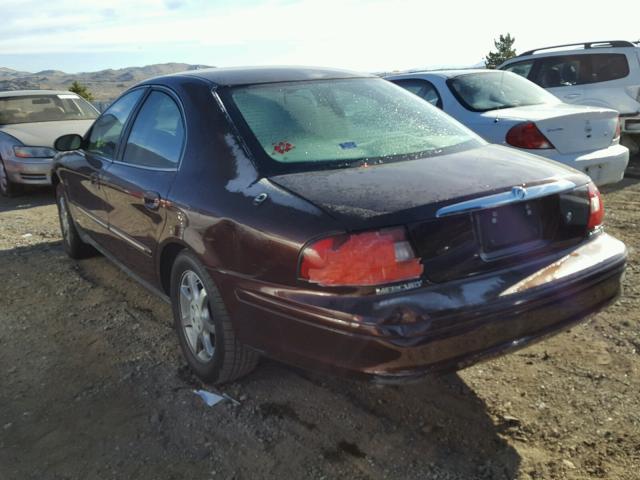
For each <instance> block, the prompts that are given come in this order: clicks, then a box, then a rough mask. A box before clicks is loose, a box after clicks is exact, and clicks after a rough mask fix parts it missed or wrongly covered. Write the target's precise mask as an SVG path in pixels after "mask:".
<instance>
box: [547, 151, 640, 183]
mask: <svg viewBox="0 0 640 480" xmlns="http://www.w3.org/2000/svg"><path fill="white" fill-rule="evenodd" d="M544 156H545V157H546V158H549V159H551V160H555V161H556V162H560V163H564V164H565V165H569V166H570V167H573V168H575V169H577V170H580V171H581V172H584V173H586V174H587V175H589V176H590V177H591V179H592V180H593V181H594V183H595V184H596V185H598V186H601V185H608V184H610V183H616V182H619V181H620V180H622V178H623V177H624V171H625V169H626V168H627V164H628V163H629V149H628V148H627V147H625V146H623V145H611V146H609V147H607V148H603V149H601V150H594V151H593V152H588V153H583V154H575V153H574V154H560V153H558V152H557V151H555V150H554V151H553V153H550V154H549V155H544Z"/></svg>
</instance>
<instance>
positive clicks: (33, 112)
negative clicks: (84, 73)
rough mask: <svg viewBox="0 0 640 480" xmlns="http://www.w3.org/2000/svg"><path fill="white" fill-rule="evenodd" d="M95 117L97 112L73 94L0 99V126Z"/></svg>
mask: <svg viewBox="0 0 640 480" xmlns="http://www.w3.org/2000/svg"><path fill="white" fill-rule="evenodd" d="M97 117H98V111H97V110H96V109H95V108H93V106H91V104H90V103H88V102H87V101H86V100H84V99H83V98H81V97H79V96H78V95H75V94H73V93H61V94H57V95H55V94H50V95H29V96H19V97H8V98H0V125H10V124H14V123H33V122H55V121H60V120H91V119H94V118H97Z"/></svg>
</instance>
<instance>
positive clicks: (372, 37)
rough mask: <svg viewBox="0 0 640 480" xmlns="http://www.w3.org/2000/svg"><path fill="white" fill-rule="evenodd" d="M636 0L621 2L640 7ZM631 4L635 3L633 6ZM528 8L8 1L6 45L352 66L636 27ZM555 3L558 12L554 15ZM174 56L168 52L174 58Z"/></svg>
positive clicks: (7, 49) (2, 36) (439, 58)
mask: <svg viewBox="0 0 640 480" xmlns="http://www.w3.org/2000/svg"><path fill="white" fill-rule="evenodd" d="M636 2H637V0H630V1H628V2H626V0H621V1H620V2H619V3H618V4H616V5H617V8H618V10H620V11H624V9H625V8H627V10H629V11H633V10H635V11H638V10H639V9H640V7H638V6H637V4H636ZM627 3H628V6H627V5H626V4H627ZM536 5H537V8H535V9H531V10H529V11H528V12H527V15H526V16H524V15H522V14H521V11H519V10H517V9H514V8H513V4H512V3H511V2H509V1H506V0H500V1H496V2H477V1H466V2H465V1H458V2H454V3H443V4H438V6H437V8H435V7H434V6H433V4H432V3H429V2H424V1H422V0H397V1H395V2H389V1H388V0H384V1H382V0H369V1H365V0H342V1H338V0H324V1H313V0H288V1H283V0H281V1H278V0H267V1H262V2H257V1H255V0H234V1H227V2H209V1H205V0H136V1H131V0H110V2H109V4H108V7H107V8H105V4H104V2H103V0H85V1H83V2H81V3H80V2H78V1H77V0H55V1H51V0H50V1H49V2H46V3H40V1H36V0H3V8H2V14H3V26H2V29H0V51H1V52H3V53H4V54H14V55H15V54H21V55H28V54H42V53H50V54H52V55H56V54H69V53H82V52H85V53H89V54H95V53H99V52H149V53H150V54H151V53H153V54H154V58H155V57H157V56H158V55H157V54H158V53H161V52H163V51H167V52H168V51H170V52H172V54H175V52H180V51H183V52H194V51H198V52H204V53H208V54H210V56H207V57H206V58H203V59H202V61H203V62H207V61H209V62H213V63H214V64H217V65H226V64H235V65H238V64H248V63H251V64H256V63H257V64H274V63H288V64H307V65H309V64H311V65H313V64H315V65H333V66H338V67H350V68H354V69H370V70H376V69H387V68H409V67H416V66H424V65H433V64H475V63H477V62H478V61H480V60H481V59H482V57H483V56H484V55H485V54H486V53H487V52H488V51H489V50H490V49H491V48H492V47H493V44H492V40H493V38H494V37H497V36H498V35H499V34H500V33H506V32H511V33H512V34H514V35H515V37H516V47H517V48H518V49H519V50H523V49H525V48H532V47H538V46H541V45H548V44H554V43H562V42H569V41H579V40H588V39H591V38H595V37H597V38H598V39H601V38H606V37H609V36H610V37H611V38H628V37H631V38H630V39H634V38H635V37H634V35H636V36H637V32H636V25H635V24H634V23H635V21H636V20H635V18H637V16H635V17H634V16H633V15H630V16H620V17H616V21H615V22H613V21H611V22H607V21H604V20H603V19H602V18H601V17H600V15H596V14H592V15H591V16H589V15H587V14H586V13H585V14H583V15H581V18H580V21H579V22H576V21H575V17H574V16H573V12H572V8H573V7H572V6H564V5H563V4H557V2H552V1H551V0H539V2H538V3H537V4H536ZM550 12H553V14H550ZM173 59H175V57H174V58H168V59H167V61H169V60H173Z"/></svg>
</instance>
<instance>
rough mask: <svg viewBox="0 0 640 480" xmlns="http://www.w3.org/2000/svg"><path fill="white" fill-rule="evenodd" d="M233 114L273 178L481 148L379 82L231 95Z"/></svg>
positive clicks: (292, 85) (444, 118) (421, 104)
mask: <svg viewBox="0 0 640 480" xmlns="http://www.w3.org/2000/svg"><path fill="white" fill-rule="evenodd" d="M230 97H231V99H232V100H233V102H232V108H231V109H230V110H231V113H232V114H234V112H235V116H236V119H240V122H236V123H240V124H241V128H244V129H245V131H247V129H248V131H249V132H250V135H249V143H250V144H253V147H254V148H255V150H256V153H257V155H256V157H258V159H259V160H261V162H262V165H260V167H264V166H265V165H264V164H265V163H266V164H267V165H266V166H267V168H270V170H271V172H277V173H287V172H291V171H299V170H314V169H321V168H337V167H347V166H351V165H358V164H363V163H383V162H388V161H399V160H405V159H412V158H422V157H428V156H433V155H440V154H445V153H450V152H453V151H459V150H463V149H469V148H474V147H477V146H479V145H482V144H483V141H482V140H481V139H480V138H479V137H477V136H476V135H475V134H474V133H473V132H471V131H470V130H468V129H467V128H466V127H464V126H462V125H461V124H459V123H458V122H456V121H455V120H453V119H452V118H451V117H449V116H448V115H446V114H444V113H443V112H441V111H440V110H439V109H437V108H435V107H433V106H431V105H430V104H429V103H428V102H425V101H423V100H422V99H420V98H418V97H416V96H415V95H413V94H411V93H409V92H407V91H406V90H404V89H402V88H400V87H398V86H396V85H393V84H392V83H390V82H387V81H386V80H382V79H380V78H353V79H341V80H318V81H303V82H287V83H272V84H260V85H252V86H243V87H236V88H233V89H231V93H230Z"/></svg>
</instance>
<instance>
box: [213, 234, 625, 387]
mask: <svg viewBox="0 0 640 480" xmlns="http://www.w3.org/2000/svg"><path fill="white" fill-rule="evenodd" d="M625 262H626V248H625V246H624V244H623V243H622V242H620V241H618V240H616V239H614V238H613V237H610V236H608V235H606V234H600V235H597V236H595V237H594V238H592V239H590V240H588V241H586V242H585V243H584V244H582V245H581V246H580V247H578V248H575V249H573V250H571V251H566V252H564V253H563V254H560V255H558V256H557V257H554V258H552V259H545V260H544V261H540V260H537V261H534V262H531V263H529V264H526V265H519V266H517V267H514V268H513V269H510V270H508V271H499V272H493V273H491V274H487V275H482V276H477V277H471V278H469V279H464V280H458V281H455V282H447V283H443V284H438V285H428V286H425V287H421V288H418V289H415V290H411V291H406V292H402V293H397V294H390V295H365V296H355V295H354V296H349V295H337V294H335V295H334V294H329V293H326V292H323V293H319V292H312V291H302V290H297V289H296V290H294V289H283V288H280V287H277V286H273V285H267V284H261V283H256V282H254V281H248V280H236V281H234V282H229V281H227V282H224V279H223V278H220V277H218V279H219V280H222V282H218V284H219V285H225V286H223V287H222V289H223V295H224V297H225V302H226V303H227V306H228V307H229V310H230V312H231V313H232V318H233V320H234V324H235V327H236V330H237V332H238V335H239V337H240V339H241V340H242V341H243V342H245V343H247V344H248V345H250V346H252V347H253V348H255V349H257V350H259V351H261V352H263V353H264V354H266V355H268V356H271V357H273V358H276V359H278V360H281V361H284V362H287V363H291V364H294V365H297V366H301V367H305V368H311V369H316V370H324V371H328V372H331V373H343V374H344V373H346V374H350V375H356V376H368V377H375V378H377V379H381V380H384V381H399V380H404V379H411V378H413V377H419V376H421V375H424V374H426V373H430V372H434V371H442V370H451V369H460V368H464V367H466V366H468V365H471V364H473V363H475V362H477V361H480V360H482V359H485V358H488V357H491V356H495V355H498V354H500V353H503V352H505V351H509V350H513V349H517V348H521V347H523V346H525V345H527V344H529V343H531V342H534V341H536V340H539V339H541V338H544V337H545V336H548V335H551V334H553V333H556V332H558V331H561V330H563V329H565V328H567V327H568V326H570V325H572V324H574V323H576V322H579V321H581V320H583V319H585V318H586V317H587V316H588V315H590V314H592V313H594V312H596V311H598V310H600V309H601V308H603V307H604V306H606V305H607V304H608V303H610V302H611V301H613V300H614V299H615V298H616V297H617V296H618V294H619V292H620V278H621V276H622V274H623V271H624V266H625ZM212 274H213V275H214V276H219V275H220V274H216V273H215V272H212ZM227 280H229V279H227Z"/></svg>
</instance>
